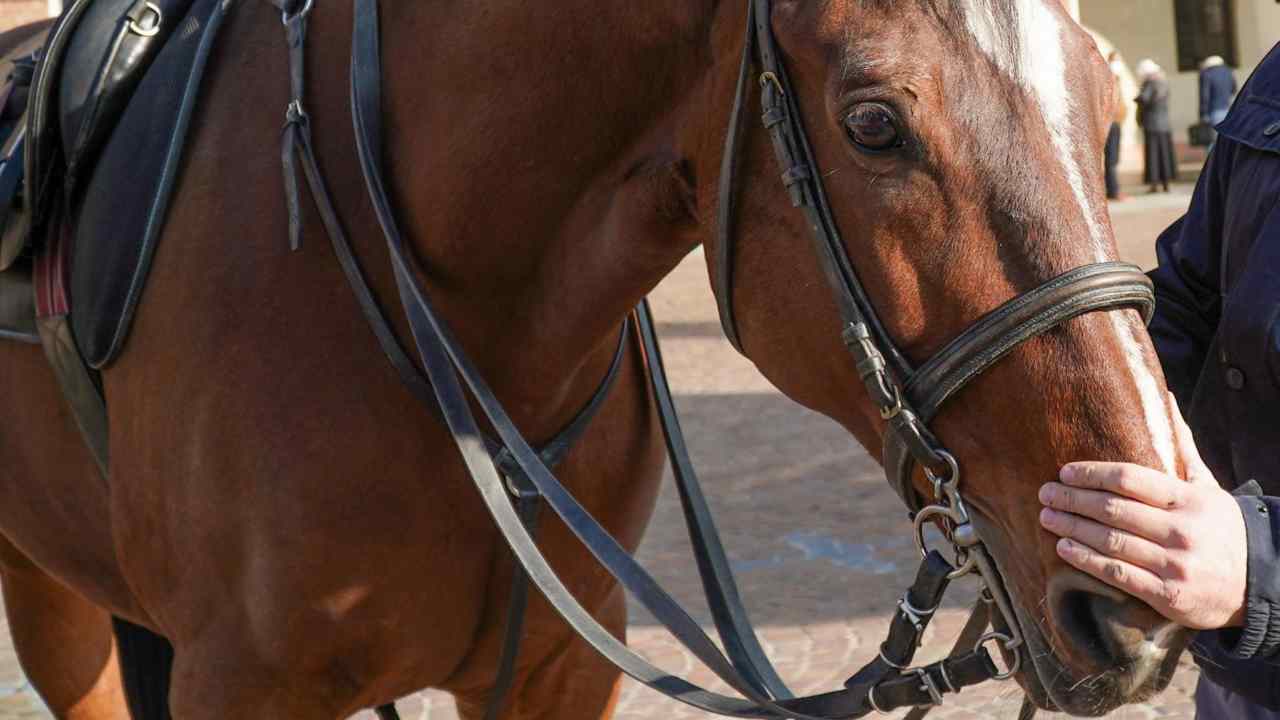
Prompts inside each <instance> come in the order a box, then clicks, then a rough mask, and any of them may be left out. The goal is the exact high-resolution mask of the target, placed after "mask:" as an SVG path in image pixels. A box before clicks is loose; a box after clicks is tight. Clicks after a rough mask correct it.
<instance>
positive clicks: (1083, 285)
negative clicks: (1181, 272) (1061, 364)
mask: <svg viewBox="0 0 1280 720" xmlns="http://www.w3.org/2000/svg"><path fill="white" fill-rule="evenodd" d="M1125 308H1133V309H1136V310H1138V311H1139V312H1140V313H1142V316H1143V318H1144V319H1146V320H1148V321H1149V320H1150V318H1151V316H1152V314H1153V313H1154V312H1155V295H1154V292H1153V290H1152V284H1151V280H1150V279H1149V278H1148V277H1147V276H1146V274H1145V273H1143V272H1142V269H1141V268H1139V267H1137V266H1136V265H1131V264H1129V263H1121V262H1109V263H1097V264H1094V265H1085V266H1083V267H1079V268H1076V269H1074V270H1071V271H1070V272H1067V273H1064V274H1063V275H1061V276H1059V277H1056V278H1054V279H1053V280H1050V281H1049V282H1047V283H1045V284H1043V285H1041V286H1040V287H1038V288H1036V289H1035V290H1032V291H1031V292H1028V293H1026V294H1023V295H1019V296H1018V297H1016V298H1014V299H1013V300H1010V301H1009V302H1007V303H1005V304H1004V305H1002V306H1000V307H999V308H997V309H995V310H993V311H992V312H990V313H988V314H987V315H986V316H984V317H983V318H981V319H980V320H978V321H977V322H976V323H974V324H973V325H972V326H971V327H970V328H969V329H968V330H966V331H965V332H964V333H963V334H962V335H961V336H960V337H958V338H956V339H955V340H954V341H952V342H951V343H950V344H949V345H947V346H946V347H945V348H943V349H942V350H941V351H939V352H938V353H937V354H936V355H934V356H933V358H932V359H930V360H929V362H927V363H925V364H924V365H922V366H921V367H920V369H919V370H918V371H916V372H915V373H914V374H913V375H912V376H911V377H910V378H909V380H908V382H907V384H906V390H905V391H904V392H905V395H906V398H907V403H906V405H907V406H909V407H912V408H914V411H912V412H917V413H918V419H919V421H920V422H919V423H918V424H916V425H915V426H914V427H918V426H923V425H925V424H927V423H929V422H930V421H932V420H933V419H934V417H935V416H936V415H937V414H938V411H939V410H940V409H941V407H942V405H943V404H944V403H945V402H946V401H947V400H949V399H950V398H951V397H953V396H954V395H955V394H956V393H957V392H959V391H960V390H961V389H962V388H964V387H965V386H966V385H968V384H969V383H970V382H971V381H972V380H973V379H974V378H976V377H978V376H979V375H981V374H982V373H983V372H985V371H986V370H987V369H989V368H990V367H991V366H992V365H994V364H996V363H997V362H999V361H1000V360H1001V359H1003V358H1004V357H1005V356H1007V355H1008V354H1009V353H1010V352H1012V351H1013V350H1014V349H1015V348H1017V347H1018V346H1019V345H1021V344H1022V343H1024V342H1026V341H1027V340H1030V339H1031V338H1033V337H1037V336H1039V335H1043V334H1044V333H1046V332H1048V331H1050V330H1052V329H1054V328H1056V327H1058V326H1060V325H1062V324H1063V323H1065V322H1067V321H1068V320H1071V319H1073V318H1076V317H1079V316H1081V315H1085V314H1088V313H1092V312H1100V311H1115V310H1122V309H1125ZM914 427H913V426H912V425H906V424H899V423H896V422H894V421H893V420H891V421H890V423H889V427H888V432H886V433H885V438H884V459H883V465H884V469H885V473H886V475H887V476H888V478H889V482H890V484H891V485H892V486H893V488H894V490H895V491H896V492H897V493H898V495H899V497H901V498H902V501H903V503H905V504H906V505H907V507H908V508H910V509H911V510H912V512H918V511H919V510H920V508H921V507H922V504H921V501H920V498H918V497H917V496H916V493H915V491H914V490H912V487H911V482H912V477H913V475H914V473H915V469H916V461H915V457H916V452H915V451H913V449H912V448H911V444H912V443H913V442H914V438H913V437H912V435H911V433H912V432H913V429H914Z"/></svg>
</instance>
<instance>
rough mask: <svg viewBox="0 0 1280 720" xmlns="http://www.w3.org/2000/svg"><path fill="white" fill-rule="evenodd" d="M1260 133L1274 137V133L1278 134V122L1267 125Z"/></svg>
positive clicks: (1279, 130)
mask: <svg viewBox="0 0 1280 720" xmlns="http://www.w3.org/2000/svg"><path fill="white" fill-rule="evenodd" d="M1262 134H1263V135H1266V136H1267V137H1275V136H1276V135H1280V122H1278V123H1271V124H1270V125H1268V126H1267V129H1266V130H1263V131H1262Z"/></svg>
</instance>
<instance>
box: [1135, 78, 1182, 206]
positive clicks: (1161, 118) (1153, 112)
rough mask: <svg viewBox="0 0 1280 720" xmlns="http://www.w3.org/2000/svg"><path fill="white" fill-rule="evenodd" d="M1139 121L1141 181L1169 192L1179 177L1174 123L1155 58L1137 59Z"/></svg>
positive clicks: (1163, 81)
mask: <svg viewBox="0 0 1280 720" xmlns="http://www.w3.org/2000/svg"><path fill="white" fill-rule="evenodd" d="M1138 79H1139V80H1140V81H1142V92H1140V93H1139V94H1138V97H1137V102H1138V124H1139V125H1141V126H1142V139H1143V150H1144V155H1145V160H1146V162H1145V167H1146V169H1145V170H1144V171H1143V177H1142V179H1143V182H1145V183H1147V184H1148V185H1150V186H1151V192H1153V193H1154V192H1160V191H1161V190H1164V192H1169V183H1171V182H1173V181H1174V180H1176V179H1177V178H1178V161H1177V158H1176V157H1175V156H1174V153H1173V127H1172V126H1171V125H1170V123H1169V81H1168V79H1166V78H1165V75H1164V70H1163V69H1162V68H1161V67H1160V66H1159V65H1157V64H1156V62H1155V61H1154V60H1150V59H1147V60H1143V61H1142V62H1140V63H1138Z"/></svg>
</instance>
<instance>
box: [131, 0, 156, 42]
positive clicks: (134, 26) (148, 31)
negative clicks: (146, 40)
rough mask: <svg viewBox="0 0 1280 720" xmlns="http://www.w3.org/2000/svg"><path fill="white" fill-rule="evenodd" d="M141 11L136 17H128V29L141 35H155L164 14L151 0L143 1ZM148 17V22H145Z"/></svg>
mask: <svg viewBox="0 0 1280 720" xmlns="http://www.w3.org/2000/svg"><path fill="white" fill-rule="evenodd" d="M142 10H143V12H142V13H141V14H140V15H139V17H137V18H132V17H131V18H129V31H130V32H132V33H133V34H134V35H140V36H142V37H155V36H156V35H158V34H159V33H160V25H161V23H163V22H164V14H163V13H161V12H160V8H159V7H158V6H157V5H156V4H155V3H153V2H147V3H143V7H142ZM148 19H150V22H146V21H147V20H148Z"/></svg>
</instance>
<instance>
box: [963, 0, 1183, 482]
mask: <svg viewBox="0 0 1280 720" xmlns="http://www.w3.org/2000/svg"><path fill="white" fill-rule="evenodd" d="M1050 1H1053V0H1050ZM1011 22H1012V24H1013V27H1009V25H1010V23H1011ZM966 24H967V25H968V28H969V32H970V34H972V35H973V38H974V40H975V41H976V42H977V44H978V47H979V48H981V49H982V51H983V52H984V53H986V55H987V56H988V57H990V58H991V60H992V62H993V63H995V65H996V67H998V68H999V69H1000V70H1001V72H1003V73H1005V74H1006V75H1008V76H1009V77H1010V78H1013V79H1014V80H1015V81H1016V82H1017V83H1018V84H1019V85H1021V86H1022V87H1023V88H1024V89H1025V90H1026V91H1027V92H1028V93H1030V95H1031V96H1032V97H1033V98H1035V101H1036V105H1037V106H1038V108H1039V110H1040V113H1041V115H1043V117H1044V122H1045V126H1046V127H1047V129H1048V131H1049V138H1050V140H1051V141H1052V144H1053V148H1054V150H1055V152H1056V153H1057V159H1058V162H1059V163H1060V164H1061V166H1062V172H1063V174H1064V175H1065V177H1066V179H1067V183H1068V185H1069V186H1070V187H1071V192H1072V193H1073V194H1074V196H1075V199H1076V204H1077V205H1078V207H1079V208H1080V212H1081V213H1082V214H1083V216H1084V223H1085V227H1086V228H1087V229H1088V232H1089V237H1090V239H1091V240H1092V241H1093V247H1094V250H1095V259H1096V261H1097V262H1104V261H1106V260H1109V259H1111V258H1110V254H1109V252H1108V244H1107V241H1106V236H1105V235H1104V233H1103V230H1102V224H1101V223H1100V222H1099V220H1098V214H1097V213H1098V210H1097V208H1095V207H1094V206H1093V203H1092V202H1091V201H1090V197H1089V193H1088V192H1086V190H1085V179H1084V173H1083V172H1081V169H1080V167H1081V166H1080V157H1079V154H1078V153H1077V152H1076V145H1075V142H1074V141H1073V139H1072V137H1071V108H1072V107H1073V105H1074V103H1073V98H1072V97H1071V94H1070V91H1069V89H1068V87H1067V63H1066V52H1065V50H1064V48H1063V42H1064V39H1065V38H1064V35H1063V27H1062V24H1061V22H1060V21H1059V19H1058V17H1057V16H1056V15H1055V14H1054V12H1053V11H1052V10H1051V9H1050V8H1049V7H1048V6H1047V5H1046V4H1045V0H970V2H969V7H968V11H967V13H966ZM1111 318H1112V324H1113V326H1114V328H1115V332H1116V336H1117V338H1118V339H1119V341H1120V344H1121V346H1122V347H1123V349H1124V353H1125V363H1126V365H1127V366H1128V370H1129V372H1130V373H1131V374H1132V376H1133V381H1134V385H1135V386H1136V387H1137V390H1138V395H1139V397H1140V398H1141V401H1142V412H1143V416H1144V418H1145V419H1146V422H1147V429H1148V432H1150V435H1151V442H1152V445H1153V446H1154V448H1155V451H1156V454H1157V456H1158V457H1159V459H1160V462H1161V463H1162V464H1163V465H1164V467H1163V470H1165V471H1166V472H1173V471H1174V469H1175V468H1176V467H1177V466H1176V464H1175V457H1176V452H1175V448H1174V443H1173V427H1172V426H1171V425H1170V423H1169V411H1170V410H1169V406H1168V404H1167V403H1166V400H1165V396H1164V394H1163V392H1162V391H1161V389H1160V383H1159V382H1157V381H1156V378H1155V376H1154V375H1152V373H1151V370H1150V366H1149V365H1148V364H1147V358H1146V357H1145V356H1144V353H1143V350H1142V348H1143V345H1142V344H1141V342H1140V341H1139V337H1140V335H1139V332H1140V329H1139V328H1138V327H1136V326H1135V325H1134V323H1133V322H1132V319H1131V318H1130V316H1129V315H1128V314H1126V313H1119V312H1113V313H1111Z"/></svg>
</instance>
